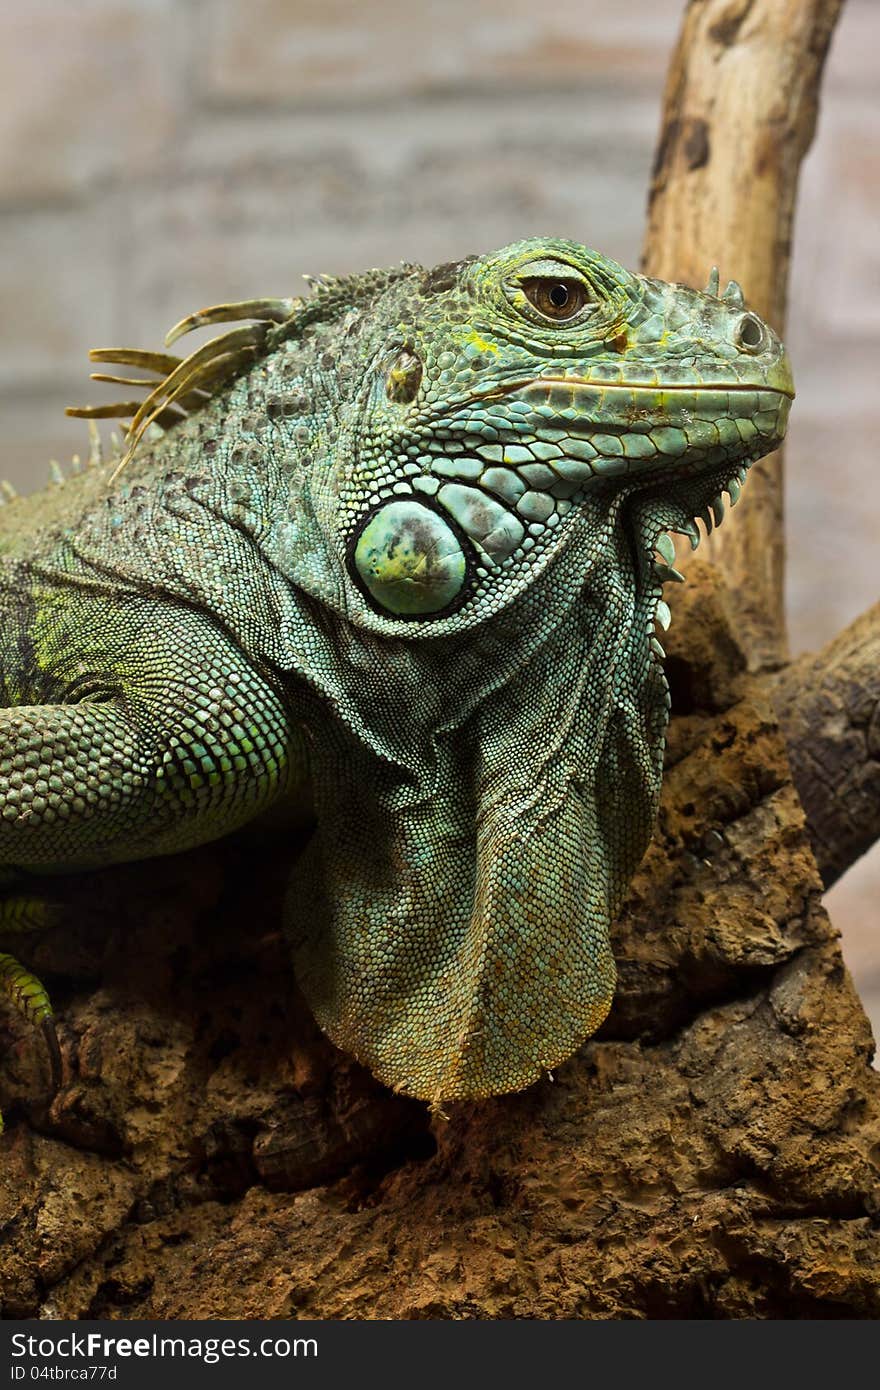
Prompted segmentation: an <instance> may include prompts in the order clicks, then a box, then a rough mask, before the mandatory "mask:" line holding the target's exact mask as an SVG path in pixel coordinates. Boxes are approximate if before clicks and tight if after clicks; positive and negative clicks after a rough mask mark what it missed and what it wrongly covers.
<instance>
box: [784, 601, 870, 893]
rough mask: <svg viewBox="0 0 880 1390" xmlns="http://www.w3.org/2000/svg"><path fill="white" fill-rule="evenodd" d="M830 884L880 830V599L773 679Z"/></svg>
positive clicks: (824, 875) (824, 876) (819, 858)
mask: <svg viewBox="0 0 880 1390" xmlns="http://www.w3.org/2000/svg"><path fill="white" fill-rule="evenodd" d="M771 690H772V697H773V702H774V704H775V706H776V712H777V714H778V717H779V721H780V724H781V725H782V728H783V732H784V734H785V737H786V741H787V743H788V756H789V761H790V763H791V771H792V776H793V777H794V781H795V785H796V787H797V789H798V792H799V794H800V798H801V802H802V803H803V807H804V811H805V812H806V816H807V829H808V832H809V835H810V840H811V841H812V845H813V850H814V853H815V855H816V862H817V863H818V865H819V870H820V872H821V874H822V879H823V881H824V883H825V887H826V888H830V886H831V884H832V883H834V882H835V881H836V880H837V879H838V878H839V877H840V875H841V874H842V873H844V872H845V870H846V869H848V868H849V866H850V865H851V864H853V863H855V861H856V859H858V858H859V856H860V855H862V854H864V853H865V851H866V850H868V849H870V847H871V845H873V844H874V842H875V841H876V840H877V839H878V838H880V603H877V604H875V605H874V607H873V608H870V609H869V610H868V612H867V613H864V614H862V616H861V617H860V618H858V619H857V620H856V621H855V622H854V623H853V624H852V625H851V626H850V627H848V628H847V629H846V630H845V631H844V632H842V633H841V634H840V635H839V636H838V637H836V638H835V639H834V641H833V642H830V643H829V645H828V646H827V647H825V648H824V650H822V651H821V652H818V653H810V654H808V655H807V656H803V657H801V658H800V660H798V661H795V662H793V664H792V665H791V666H789V667H787V668H786V670H784V671H782V672H780V674H779V675H778V676H776V677H775V678H774V680H773V682H772V685H771Z"/></svg>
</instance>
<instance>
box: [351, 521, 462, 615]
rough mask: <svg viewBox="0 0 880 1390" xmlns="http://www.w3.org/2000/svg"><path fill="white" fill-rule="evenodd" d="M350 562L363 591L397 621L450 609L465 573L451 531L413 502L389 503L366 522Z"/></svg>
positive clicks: (458, 547)
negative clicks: (401, 618) (395, 617)
mask: <svg viewBox="0 0 880 1390" xmlns="http://www.w3.org/2000/svg"><path fill="white" fill-rule="evenodd" d="M353 560H354V568H355V571H356V573H357V576H358V578H359V579H360V581H361V583H362V584H363V585H364V587H365V588H366V590H367V592H368V593H369V594H370V595H371V597H372V598H373V599H374V600H375V601H376V603H377V604H379V605H380V607H382V608H384V609H385V610H386V611H387V612H389V613H393V614H394V615H395V616H397V617H408V616H411V617H418V616H420V615H421V614H424V613H439V612H440V611H441V609H444V608H448V607H449V605H450V604H451V603H452V602H453V600H454V599H455V598H457V597H458V595H459V593H460V592H461V589H462V586H463V584H464V581H465V575H466V573H467V559H466V557H465V554H464V551H463V550H462V546H461V541H460V540H459V538H458V536H457V535H456V534H455V532H454V531H453V529H452V527H451V526H450V525H448V523H447V522H446V521H444V520H443V517H442V516H440V515H439V514H438V513H437V512H435V511H434V510H433V509H432V508H431V507H428V506H425V505H424V504H423V503H421V502H416V501H415V500H411V499H401V500H400V501H399V502H388V503H386V505H385V506H384V507H380V508H379V510H378V511H376V512H373V514H372V516H370V517H368V519H367V522H366V524H365V525H364V527H363V528H362V530H361V532H360V535H359V536H358V537H357V541H356V543H355V545H354V551H353Z"/></svg>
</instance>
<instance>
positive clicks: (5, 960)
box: [0, 951, 62, 1095]
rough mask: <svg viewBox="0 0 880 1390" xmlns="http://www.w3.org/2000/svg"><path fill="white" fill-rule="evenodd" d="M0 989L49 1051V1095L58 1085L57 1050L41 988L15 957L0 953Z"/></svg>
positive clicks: (50, 1013) (52, 1019)
mask: <svg viewBox="0 0 880 1390" xmlns="http://www.w3.org/2000/svg"><path fill="white" fill-rule="evenodd" d="M0 988H2V990H3V991H4V993H5V994H6V995H7V996H8V997H9V998H10V999H11V1000H12V1002H13V1004H14V1005H15V1007H16V1008H17V1009H18V1011H19V1013H20V1014H23V1015H24V1017H25V1018H26V1019H27V1021H28V1023H32V1024H33V1026H34V1027H35V1028H39V1030H40V1032H41V1033H42V1034H43V1038H44V1039H45V1042H46V1047H47V1049H48V1052H49V1065H50V1067H51V1071H52V1093H53V1095H54V1093H55V1092H56V1091H57V1090H58V1089H59V1088H60V1086H61V1079H62V1075H61V1048H60V1047H59V1045H58V1034H57V1032H56V1031H55V1015H54V1013H53V1010H52V1004H51V1001H50V999H49V995H48V993H47V991H46V987H45V985H43V984H41V983H40V981H39V980H38V979H37V977H36V975H33V974H32V973H31V971H30V970H27V969H26V968H25V966H23V965H22V964H21V962H20V961H17V960H16V959H15V956H10V955H9V954H8V952H5V951H2V952H0Z"/></svg>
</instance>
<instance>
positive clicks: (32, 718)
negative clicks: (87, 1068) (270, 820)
mask: <svg viewBox="0 0 880 1390" xmlns="http://www.w3.org/2000/svg"><path fill="white" fill-rule="evenodd" d="M175 616H177V619H178V621H177V625H176V626H175V625H174V624H167V626H168V629H169V632H168V639H167V641H166V644H165V645H164V647H163V646H162V645H161V644H158V643H153V644H152V646H144V645H143V643H135V642H133V641H131V640H130V641H129V642H128V644H127V645H128V648H129V650H128V652H127V653H126V652H125V649H124V648H125V645H126V644H124V643H123V644H121V645H122V648H123V649H122V651H121V652H120V651H119V650H118V649H117V651H116V653H115V659H114V662H113V668H112V669H108V670H107V672H106V675H105V676H103V677H101V679H100V680H98V679H97V678H93V679H92V681H91V684H92V687H93V690H94V689H95V687H96V686H97V687H102V686H103V689H100V688H99V690H98V694H97V695H95V694H91V695H89V696H88V698H85V699H83V700H82V701H81V702H80V703H76V704H73V703H71V704H51V705H22V706H17V707H12V708H6V709H2V710H0V866H7V867H17V868H22V869H26V870H63V869H80V868H89V867H94V866H99V865H103V864H108V863H112V862H118V861H123V860H129V859H137V858H145V857H148V856H152V855H157V854H163V853H168V852H173V851H176V850H183V849H187V848H189V847H191V846H193V845H196V844H200V843H203V842H204V841H206V840H210V839H212V838H214V837H216V836H218V835H221V834H224V833H226V832H227V831H230V830H234V829H236V828H237V827H238V826H240V825H243V824H244V823H245V822H246V821H248V820H250V819H251V818H252V817H253V816H255V815H256V814H258V813H259V812H260V811H261V810H263V809H264V808H265V807H266V806H268V805H269V804H271V803H272V802H273V801H274V800H275V799H276V797H278V796H279V795H281V794H283V793H284V792H285V791H286V790H287V788H288V786H289V785H290V782H291V779H292V778H296V777H299V776H301V775H302V772H303V764H302V757H301V753H300V752H299V748H298V744H297V741H296V737H295V734H294V731H293V729H292V726H291V723H290V720H289V718H288V714H287V711H286V709H285V707H284V705H283V703H282V701H281V699H280V697H279V695H278V694H277V693H276V691H275V690H274V689H273V688H272V687H271V686H270V685H269V684H268V683H267V681H266V680H265V679H264V678H263V677H262V675H261V674H260V673H258V672H256V671H255V670H254V669H253V668H252V667H251V666H250V664H249V663H248V662H247V661H246V659H245V658H244V656H243V655H242V653H241V652H240V650H239V649H238V648H237V647H236V646H234V644H233V643H231V642H230V641H229V640H228V639H226V638H225V636H224V635H223V634H222V633H218V632H217V630H216V628H215V627H214V626H213V625H212V624H210V623H207V622H205V623H203V622H201V621H200V620H199V619H198V617H196V616H191V615H187V621H186V622H181V621H180V617H179V615H175ZM152 630H153V631H154V632H155V631H156V627H155V625H154V626H153V628H152ZM131 631H132V632H133V631H134V629H132V630H131ZM129 635H131V633H130V634H129ZM71 650H72V651H73V650H75V648H73V647H72V648H71ZM126 667H127V670H126V669H125V668H126ZM74 688H75V686H74ZM14 901H16V900H15V899H12V900H9V902H10V907H11V906H12V904H13V903H14ZM2 915H3V914H2V912H0V922H2ZM7 916H8V914H7ZM8 925H10V926H11V927H12V928H13V929H15V928H16V926H17V925H18V924H17V923H16V922H14V921H10V922H9V923H8ZM4 985H5V989H6V993H7V994H8V995H9V996H10V997H11V998H12V1000H13V1002H15V1003H16V1004H17V1006H18V1007H19V1008H20V1009H21V1011H22V1012H23V1013H24V1014H25V1016H26V1017H28V1018H29V1019H31V1021H32V1022H34V1023H36V1024H38V1025H39V1026H41V1027H42V1028H43V1031H44V1033H46V1036H47V1039H48V1040H49V1045H50V1050H52V1041H51V1036H50V1033H51V1023H50V1019H51V1006H50V1004H49V1000H48V996H47V995H46V992H45V990H43V988H42V986H41V985H40V983H39V981H37V980H36V979H35V978H34V977H33V976H32V975H30V974H29V972H27V971H26V970H25V969H24V967H22V966H21V965H20V964H19V962H18V961H17V960H16V959H15V958H14V957H13V956H8V955H7V956H5V957H0V986H4Z"/></svg>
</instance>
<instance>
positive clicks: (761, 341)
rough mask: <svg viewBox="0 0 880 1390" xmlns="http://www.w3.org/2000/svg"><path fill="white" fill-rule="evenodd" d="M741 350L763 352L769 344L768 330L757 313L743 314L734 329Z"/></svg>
mask: <svg viewBox="0 0 880 1390" xmlns="http://www.w3.org/2000/svg"><path fill="white" fill-rule="evenodd" d="M733 341H734V343H735V345H736V346H737V347H738V348H739V350H740V352H761V351H763V349H764V348H765V347H766V346H767V330H766V329H765V327H764V325H763V323H762V322H761V320H760V319H759V318H758V316H757V314H743V315H742V317H741V318H740V319H739V320H738V321H737V324H736V327H735V328H734V330H733Z"/></svg>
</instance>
